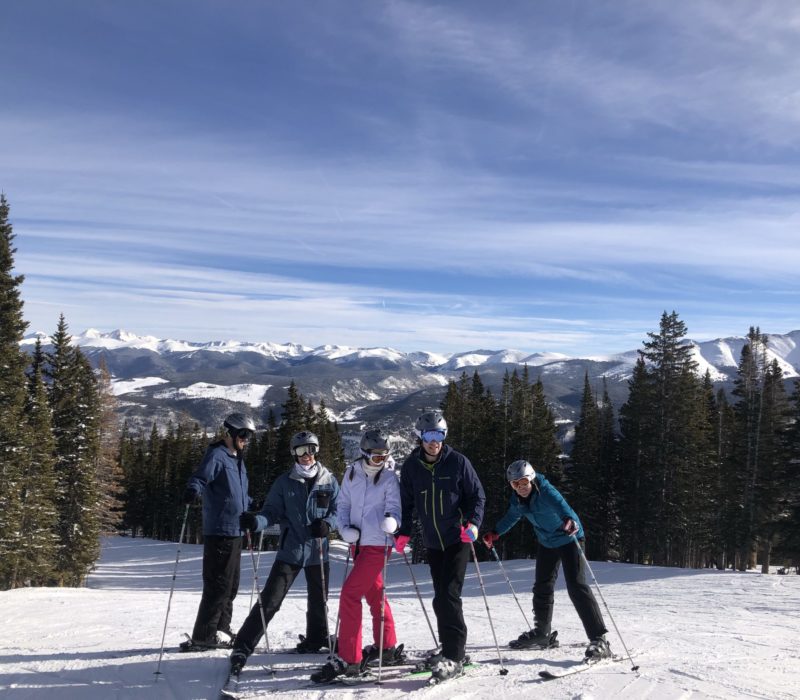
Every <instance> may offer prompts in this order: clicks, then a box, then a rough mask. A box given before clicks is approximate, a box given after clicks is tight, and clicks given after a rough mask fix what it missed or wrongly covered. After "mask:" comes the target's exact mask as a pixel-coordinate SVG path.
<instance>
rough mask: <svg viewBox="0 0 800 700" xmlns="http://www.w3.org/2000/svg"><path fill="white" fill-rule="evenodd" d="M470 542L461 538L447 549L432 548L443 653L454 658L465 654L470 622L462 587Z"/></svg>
mask: <svg viewBox="0 0 800 700" xmlns="http://www.w3.org/2000/svg"><path fill="white" fill-rule="evenodd" d="M469 552H470V546H469V544H465V543H463V542H458V543H456V544H454V545H450V546H449V547H447V548H446V549H444V550H441V549H428V566H429V567H430V570H431V577H432V578H433V612H434V614H435V615H436V626H437V627H438V629H439V642H440V643H441V645H442V655H443V656H445V657H447V658H448V659H451V660H452V661H461V660H463V658H464V649H465V647H466V645H467V625H466V623H465V622H464V613H463V611H462V609H461V589H462V588H463V587H464V576H465V574H466V572H467V562H468V561H469Z"/></svg>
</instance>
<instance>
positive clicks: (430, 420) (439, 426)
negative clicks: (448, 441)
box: [414, 411, 447, 439]
mask: <svg viewBox="0 0 800 700" xmlns="http://www.w3.org/2000/svg"><path fill="white" fill-rule="evenodd" d="M428 430H441V431H442V432H443V433H444V436H445V437H447V421H446V420H445V419H444V416H443V415H442V412H441V411H426V412H425V413H423V414H422V415H421V416H420V417H419V418H417V422H416V423H415V424H414V433H415V434H416V436H417V437H418V438H420V439H422V433H424V432H426V431H428Z"/></svg>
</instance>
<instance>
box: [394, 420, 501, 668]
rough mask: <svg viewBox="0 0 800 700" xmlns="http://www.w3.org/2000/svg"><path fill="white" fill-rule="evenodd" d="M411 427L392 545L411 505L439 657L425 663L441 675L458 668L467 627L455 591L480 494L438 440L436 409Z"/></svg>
mask: <svg viewBox="0 0 800 700" xmlns="http://www.w3.org/2000/svg"><path fill="white" fill-rule="evenodd" d="M414 431H415V433H416V434H417V437H419V439H420V444H419V446H418V447H417V448H416V449H415V450H414V451H413V452H412V453H411V454H410V455H409V456H408V458H407V459H406V461H405V462H404V463H403V466H402V468H401V471H400V497H401V501H402V511H403V518H402V523H401V525H400V529H399V531H398V535H397V538H396V549H397V551H398V552H402V551H403V548H404V547H405V545H406V544H408V541H409V538H410V535H411V528H412V524H413V521H412V513H413V511H414V510H415V509H416V514H417V518H419V521H420V523H421V525H422V541H423V544H424V545H425V547H426V548H427V555H428V565H429V567H430V570H431V577H432V578H433V591H434V595H433V611H434V613H435V615H436V623H437V626H438V628H439V640H440V642H441V644H442V653H441V655H437V656H435V657H433V658H431V659H430V660H429V663H430V666H431V670H432V672H433V674H434V675H435V676H437V677H438V678H440V679H445V678H452V677H454V676H458V675H460V674H461V673H462V672H463V671H462V666H463V662H464V650H465V647H466V643H467V625H466V623H465V622H464V614H463V612H462V607H461V589H462V588H463V586H464V576H465V574H466V569H467V562H468V561H469V554H470V549H471V546H470V543H471V542H474V541H475V539H476V538H477V536H478V528H479V527H480V524H481V520H482V519H483V508H484V504H485V502H486V495H485V494H484V491H483V486H482V485H481V482H480V480H479V479H478V475H477V474H476V473H475V469H474V468H473V466H472V464H471V463H470V461H469V460H468V459H467V458H466V457H465V456H464V455H462V454H461V453H460V452H456V451H455V450H454V449H453V448H451V447H450V446H449V445H445V444H444V440H445V437H446V436H447V422H446V421H445V419H444V416H443V415H442V414H441V413H440V412H438V411H429V412H427V413H423V414H422V415H421V416H420V417H419V418H418V419H417V422H416V424H415V428H414Z"/></svg>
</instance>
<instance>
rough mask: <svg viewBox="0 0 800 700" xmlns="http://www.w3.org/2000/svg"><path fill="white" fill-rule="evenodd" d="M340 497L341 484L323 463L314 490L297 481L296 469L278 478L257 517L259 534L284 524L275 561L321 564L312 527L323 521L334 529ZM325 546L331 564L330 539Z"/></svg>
mask: <svg viewBox="0 0 800 700" xmlns="http://www.w3.org/2000/svg"><path fill="white" fill-rule="evenodd" d="M338 497H339V484H338V482H337V481H336V478H335V477H334V476H333V474H331V472H330V471H329V470H328V469H327V468H326V467H324V466H322V464H320V465H319V471H318V472H317V476H316V478H315V479H314V482H313V485H312V487H311V490H310V491H309V489H308V488H307V487H306V482H305V480H304V479H301V478H297V477H296V476H295V474H294V469H290V470H289V471H288V472H285V473H283V474H281V475H280V476H279V477H278V478H277V479H275V481H274V482H273V484H272V486H271V487H270V490H269V493H267V498H266V500H265V501H264V506H263V507H262V508H261V511H260V512H259V513H258V515H257V516H256V520H257V521H258V525H257V527H256V531H258V530H263V529H264V528H265V527H267V526H268V525H280V528H281V534H280V539H279V540H278V553H277V554H276V555H275V558H276V559H277V560H279V561H285V562H287V563H288V564H294V565H295V566H314V565H319V542H318V538H316V537H314V536H313V535H312V534H311V528H310V525H311V523H312V522H313V521H314V520H317V519H318V518H321V519H322V520H325V522H327V523H328V525H329V526H330V527H331V529H334V528H335V527H336V507H337V500H338ZM322 547H323V550H322V555H323V558H324V560H325V561H327V560H328V538H327V537H323V538H322Z"/></svg>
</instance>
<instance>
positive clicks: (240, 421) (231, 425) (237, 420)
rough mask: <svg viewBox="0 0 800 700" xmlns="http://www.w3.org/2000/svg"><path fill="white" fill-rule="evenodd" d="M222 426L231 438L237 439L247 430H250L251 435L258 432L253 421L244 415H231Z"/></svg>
mask: <svg viewBox="0 0 800 700" xmlns="http://www.w3.org/2000/svg"><path fill="white" fill-rule="evenodd" d="M222 425H223V426H224V428H225V430H227V431H228V435H230V436H231V437H236V436H237V435H238V434H239V433H241V432H243V431H245V430H249V431H250V433H251V434H255V432H256V424H255V423H253V419H252V418H249V417H248V416H246V415H244V414H243V413H231V414H230V415H229V416H228V417H227V418H226V419H225V422H224V423H223V424H222Z"/></svg>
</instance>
